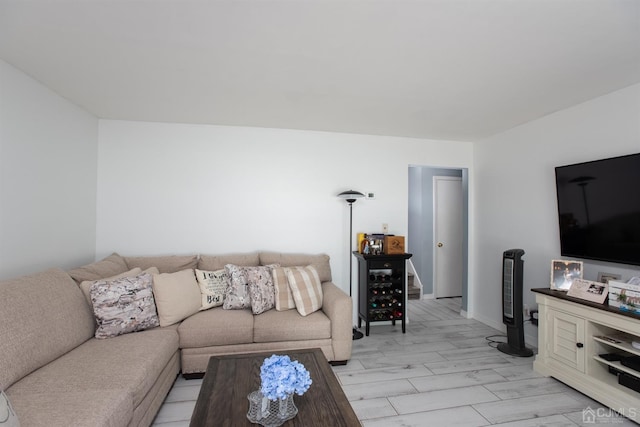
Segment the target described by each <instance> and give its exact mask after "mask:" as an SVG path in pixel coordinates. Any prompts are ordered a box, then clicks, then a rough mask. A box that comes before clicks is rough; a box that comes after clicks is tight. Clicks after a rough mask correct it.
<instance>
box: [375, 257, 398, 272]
mask: <svg viewBox="0 0 640 427" xmlns="http://www.w3.org/2000/svg"><path fill="white" fill-rule="evenodd" d="M369 268H370V269H371V270H376V269H386V268H391V269H394V270H396V269H398V268H402V264H399V263H398V261H392V260H389V259H372V260H369Z"/></svg>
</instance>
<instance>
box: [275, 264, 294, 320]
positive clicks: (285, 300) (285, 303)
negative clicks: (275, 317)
mask: <svg viewBox="0 0 640 427" xmlns="http://www.w3.org/2000/svg"><path fill="white" fill-rule="evenodd" d="M284 269H285V267H274V268H272V269H271V275H272V276H273V288H274V290H275V298H276V310H278V311H285V310H291V309H292V308H296V302H295V301H294V300H293V294H292V293H291V288H290V287H289V279H287V273H286V271H285V270H284Z"/></svg>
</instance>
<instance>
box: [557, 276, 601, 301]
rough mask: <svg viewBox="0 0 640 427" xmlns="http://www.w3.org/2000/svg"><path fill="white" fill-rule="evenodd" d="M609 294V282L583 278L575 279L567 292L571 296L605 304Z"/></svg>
mask: <svg viewBox="0 0 640 427" xmlns="http://www.w3.org/2000/svg"><path fill="white" fill-rule="evenodd" d="M608 294H609V285H608V284H606V283H604V284H603V283H600V282H592V281H591V280H583V279H575V280H574V281H573V283H572V284H571V289H569V292H567V295H568V296H570V297H575V298H580V299H583V300H586V301H591V302H595V303H598V304H604V301H605V300H606V299H607V295H608Z"/></svg>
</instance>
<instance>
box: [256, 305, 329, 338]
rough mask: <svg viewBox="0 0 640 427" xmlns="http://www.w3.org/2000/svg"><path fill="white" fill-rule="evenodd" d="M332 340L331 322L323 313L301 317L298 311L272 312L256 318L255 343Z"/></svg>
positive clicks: (317, 312)
mask: <svg viewBox="0 0 640 427" xmlns="http://www.w3.org/2000/svg"><path fill="white" fill-rule="evenodd" d="M326 338H331V321H330V320H329V318H328V317H327V316H326V314H324V313H323V312H322V311H316V312H315V313H311V314H309V315H308V316H304V317H303V316H301V315H300V313H298V311H297V310H287V311H276V310H271V311H267V312H266V313H262V314H261V315H260V316H255V317H254V325H253V340H254V341H255V342H278V341H304V340H315V339H326Z"/></svg>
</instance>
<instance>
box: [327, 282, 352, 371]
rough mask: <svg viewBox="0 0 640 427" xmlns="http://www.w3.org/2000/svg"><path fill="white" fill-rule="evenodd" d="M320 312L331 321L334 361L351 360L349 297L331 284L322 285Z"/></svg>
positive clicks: (350, 304)
mask: <svg viewBox="0 0 640 427" xmlns="http://www.w3.org/2000/svg"><path fill="white" fill-rule="evenodd" d="M322 311H323V312H324V314H326V316H327V317H328V318H329V320H330V321H331V341H332V342H333V353H334V358H335V360H336V361H343V360H349V359H350V358H351V346H352V344H353V325H352V317H353V304H352V302H351V297H350V296H349V295H347V294H346V293H345V292H344V291H343V290H342V289H340V288H338V287H337V286H336V285H335V284H334V283H332V282H324V283H322Z"/></svg>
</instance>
